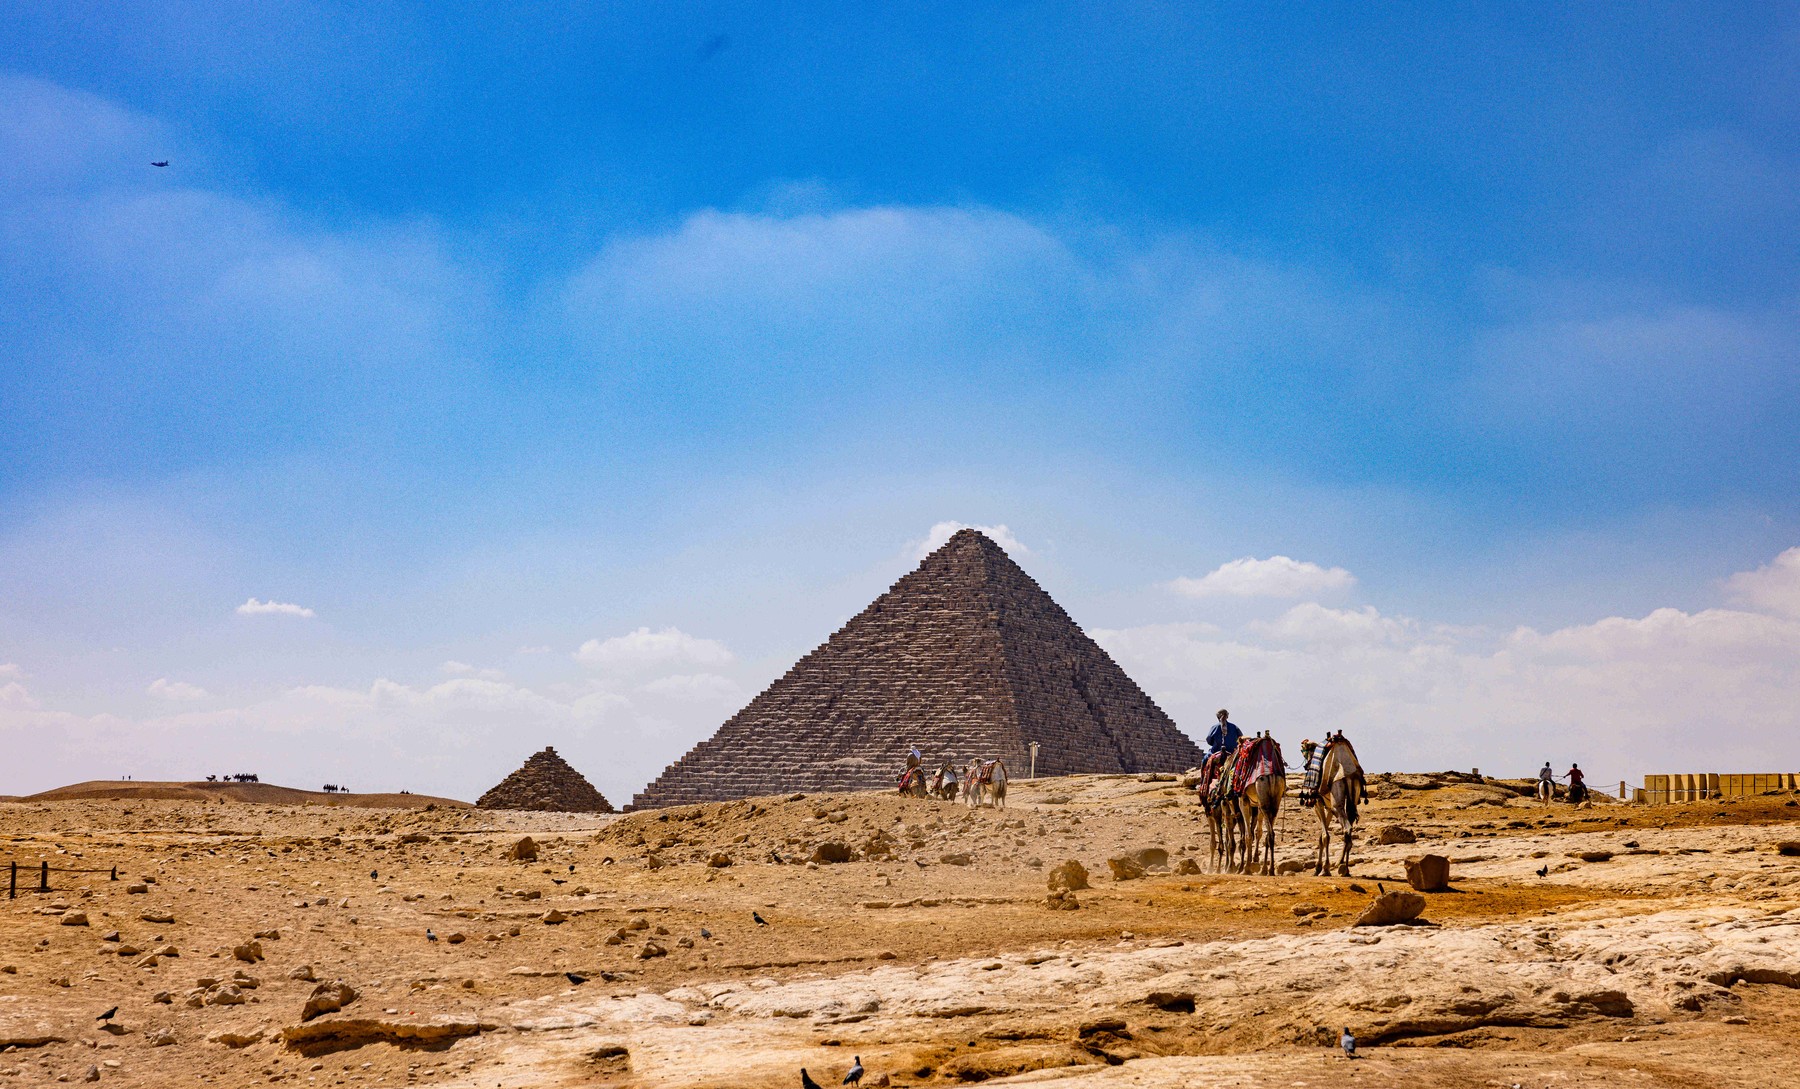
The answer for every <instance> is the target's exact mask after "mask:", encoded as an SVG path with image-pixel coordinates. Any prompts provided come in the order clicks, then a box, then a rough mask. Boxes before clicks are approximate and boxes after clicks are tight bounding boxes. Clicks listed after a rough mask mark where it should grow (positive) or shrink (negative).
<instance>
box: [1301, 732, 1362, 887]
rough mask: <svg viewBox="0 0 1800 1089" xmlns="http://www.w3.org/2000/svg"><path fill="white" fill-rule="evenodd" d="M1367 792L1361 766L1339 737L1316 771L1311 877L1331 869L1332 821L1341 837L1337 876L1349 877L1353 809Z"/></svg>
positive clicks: (1353, 829)
mask: <svg viewBox="0 0 1800 1089" xmlns="http://www.w3.org/2000/svg"><path fill="white" fill-rule="evenodd" d="M1367 793H1368V787H1367V785H1366V783H1365V782H1364V779H1363V769H1362V764H1361V763H1359V762H1358V761H1357V759H1356V750H1355V749H1353V748H1351V747H1350V742H1349V741H1348V740H1346V739H1345V738H1344V737H1343V736H1342V735H1341V734H1340V735H1339V736H1337V737H1335V738H1333V739H1332V740H1331V744H1330V745H1328V746H1327V747H1326V749H1325V762H1324V764H1323V765H1322V766H1321V767H1320V769H1319V796H1318V800H1317V801H1315V802H1314V803H1313V812H1314V813H1316V814H1318V817H1319V857H1318V862H1317V865H1315V866H1314V867H1313V874H1314V875H1315V876H1318V877H1324V876H1326V875H1327V874H1328V873H1329V872H1330V870H1331V825H1332V822H1333V821H1336V822H1337V824H1338V826H1339V828H1340V830H1341V832H1342V835H1343V837H1344V853H1343V857H1342V858H1341V859H1340V860H1339V862H1338V870H1337V872H1338V876H1339V877H1349V876H1350V844H1351V840H1352V839H1353V838H1354V836H1355V834H1356V821H1357V806H1359V805H1361V804H1362V801H1363V798H1364V797H1365V795H1367Z"/></svg>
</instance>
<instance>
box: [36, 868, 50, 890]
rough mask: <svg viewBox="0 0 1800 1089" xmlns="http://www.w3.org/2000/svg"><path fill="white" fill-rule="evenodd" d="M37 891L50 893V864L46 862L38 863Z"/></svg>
mask: <svg viewBox="0 0 1800 1089" xmlns="http://www.w3.org/2000/svg"><path fill="white" fill-rule="evenodd" d="M38 891H39V892H49V891H50V863H48V862H40V863H38Z"/></svg>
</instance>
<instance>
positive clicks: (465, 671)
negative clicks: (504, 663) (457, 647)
mask: <svg viewBox="0 0 1800 1089" xmlns="http://www.w3.org/2000/svg"><path fill="white" fill-rule="evenodd" d="M438 672H440V673H443V674H445V675H447V676H451V677H479V678H480V679H482V680H484V681H503V680H505V679H506V674H505V673H504V672H502V671H501V670H498V669H483V668H481V667H480V666H472V665H470V664H469V663H467V662H459V661H456V660H455V659H451V660H450V661H448V662H445V663H444V664H443V665H441V666H438Z"/></svg>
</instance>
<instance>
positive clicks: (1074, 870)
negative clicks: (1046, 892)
mask: <svg viewBox="0 0 1800 1089" xmlns="http://www.w3.org/2000/svg"><path fill="white" fill-rule="evenodd" d="M1049 885H1050V891H1051V892H1074V891H1075V890H1077V889H1085V888H1087V887H1088V872H1087V867H1085V866H1083V865H1082V864H1081V863H1079V862H1077V861H1075V860H1074V859H1072V858H1071V859H1070V860H1069V861H1067V862H1065V863H1063V864H1062V865H1060V866H1058V867H1056V868H1055V869H1053V870H1051V871H1050V881H1049Z"/></svg>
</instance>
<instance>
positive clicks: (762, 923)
mask: <svg viewBox="0 0 1800 1089" xmlns="http://www.w3.org/2000/svg"><path fill="white" fill-rule="evenodd" d="M750 917H751V918H752V919H755V920H756V925H757V926H768V925H769V920H767V919H765V918H763V917H762V915H761V914H760V913H758V912H754V911H752V912H751V913H750Z"/></svg>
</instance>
